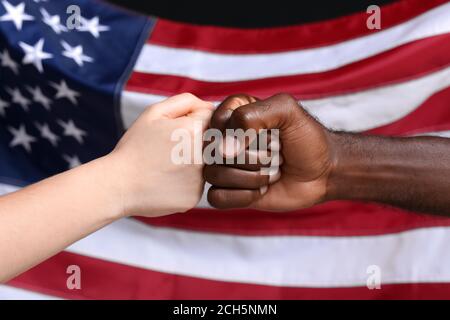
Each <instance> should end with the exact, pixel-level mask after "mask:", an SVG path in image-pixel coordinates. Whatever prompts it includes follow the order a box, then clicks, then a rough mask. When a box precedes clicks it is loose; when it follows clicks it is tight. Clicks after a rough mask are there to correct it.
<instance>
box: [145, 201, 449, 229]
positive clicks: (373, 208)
mask: <svg viewBox="0 0 450 320" xmlns="http://www.w3.org/2000/svg"><path fill="white" fill-rule="evenodd" d="M137 219H139V220H140V221H142V222H144V223H147V224H151V225H154V226H164V227H171V228H179V229H187V230H195V231H206V232H216V233H226V234H239V235H304V236H368V235H381V234H390V233H397V232H402V231H406V230H411V229H417V228H426V227H436V226H449V225H450V219H448V218H442V217H434V216H429V215H420V214H417V213H412V212H406V211H402V210H399V209H395V208H390V207H386V206H381V205H375V204H366V203H360V202H348V201H340V202H330V203H326V204H323V205H319V206H315V207H313V208H309V209H304V210H298V211H295V212H283V213H277V214H274V213H271V212H263V211H256V210H249V209H238V210H229V211H218V210H214V209H193V210H191V211H189V212H188V213H187V214H176V215H172V216H166V217H160V218H151V219H150V218H145V217H139V218H137Z"/></svg>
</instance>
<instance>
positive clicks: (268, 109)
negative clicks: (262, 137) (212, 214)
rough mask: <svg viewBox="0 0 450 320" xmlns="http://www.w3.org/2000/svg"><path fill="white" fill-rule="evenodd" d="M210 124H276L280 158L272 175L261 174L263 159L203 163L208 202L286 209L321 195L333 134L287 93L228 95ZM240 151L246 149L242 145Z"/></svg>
mask: <svg viewBox="0 0 450 320" xmlns="http://www.w3.org/2000/svg"><path fill="white" fill-rule="evenodd" d="M211 127H212V128H216V129H219V130H220V131H222V132H224V133H225V132H226V130H227V129H239V128H240V129H243V130H247V129H254V130H256V132H260V130H261V129H267V130H271V129H278V130H279V140H280V144H279V145H278V148H279V152H280V155H281V158H282V159H283V161H282V162H281V165H280V168H279V169H280V171H276V172H277V173H278V172H279V173H278V174H277V176H276V177H274V176H271V175H268V174H264V173H263V171H262V169H263V168H264V165H262V164H260V163H259V162H258V163H257V164H256V165H249V164H248V163H245V164H236V163H237V161H236V162H234V163H233V164H223V165H220V164H212V165H207V166H205V168H204V177H205V180H206V181H207V182H209V183H210V184H212V187H211V188H210V190H209V191H208V201H209V202H210V204H211V205H212V206H214V207H217V208H221V209H227V208H239V207H250V208H254V209H260V210H268V211H287V210H295V209H300V208H305V207H310V206H313V205H315V204H317V203H320V202H322V201H324V200H325V198H326V193H327V181H328V177H329V175H330V172H331V169H332V166H333V160H332V159H333V155H332V149H331V142H330V139H332V135H333V134H332V133H331V132H329V131H328V130H327V129H326V128H324V127H323V126H322V125H321V124H320V123H319V122H317V121H316V120H315V119H313V118H312V117H311V116H310V115H309V114H308V113H307V112H306V111H305V110H304V109H303V108H302V107H301V106H300V105H299V104H298V102H297V101H296V100H295V99H294V98H293V97H291V96H290V95H288V94H277V95H275V96H272V97H270V98H268V99H265V100H257V99H256V98H253V97H251V96H248V95H235V96H231V97H229V98H227V99H226V100H225V101H224V102H223V103H222V104H221V105H220V106H219V107H218V108H217V109H216V111H215V112H214V114H213V116H212V119H211ZM241 152H249V150H248V149H245V148H244V149H243V150H241ZM246 158H248V157H247V156H246Z"/></svg>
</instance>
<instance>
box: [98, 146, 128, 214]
mask: <svg viewBox="0 0 450 320" xmlns="http://www.w3.org/2000/svg"><path fill="white" fill-rule="evenodd" d="M89 164H90V165H92V166H95V167H96V168H95V169H94V170H96V179H97V182H96V183H97V184H98V189H101V190H102V193H103V198H104V199H105V200H106V202H107V203H105V206H106V207H108V208H109V210H110V214H109V215H110V216H109V218H110V219H113V220H117V219H121V218H124V217H127V216H128V214H127V203H128V200H127V194H128V190H129V187H128V186H127V180H126V177H127V175H126V173H125V172H124V171H125V170H124V168H123V167H122V166H121V165H120V161H119V159H117V157H116V156H115V154H113V153H110V154H108V155H106V156H104V157H101V158H99V159H96V160H94V161H92V162H91V163H89Z"/></svg>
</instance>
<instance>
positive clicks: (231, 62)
mask: <svg viewBox="0 0 450 320" xmlns="http://www.w3.org/2000/svg"><path fill="white" fill-rule="evenodd" d="M448 32H450V3H447V4H444V5H441V6H439V7H437V8H434V9H432V10H430V11H428V12H426V13H424V14H422V15H420V16H418V17H416V18H413V19H411V20H409V21H407V22H405V23H402V24H400V25H397V26H395V27H392V28H389V29H386V30H384V31H381V32H377V33H374V34H371V35H368V36H363V37H360V38H357V39H352V40H349V41H345V42H341V43H338V44H334V45H330V46H325V47H320V48H313V49H307V50H298V51H290V52H283V53H273V54H267V53H265V54H218V53H211V52H202V51H197V50H191V49H178V48H170V47H164V46H159V45H151V44H146V45H145V46H144V47H143V49H142V52H141V54H140V56H139V58H138V60H137V62H136V65H135V68H134V69H135V71H139V72H144V73H155V74H165V75H176V76H183V77H189V78H193V79H197V80H203V81H212V82H228V81H242V80H251V79H261V78H267V77H278V76H286V75H296V74H304V73H314V72H323V71H327V70H333V69H336V68H339V67H342V66H344V65H347V64H350V63H353V62H356V61H359V60H362V59H366V58H368V57H371V56H374V55H377V54H379V53H382V52H384V51H387V50H390V49H392V48H395V47H398V46H401V45H403V44H406V43H408V42H412V41H415V40H419V39H423V38H427V37H431V36H435V35H440V34H445V33H448ZM437 50H439V49H438V48H437Z"/></svg>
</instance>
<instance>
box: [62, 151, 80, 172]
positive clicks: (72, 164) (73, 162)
mask: <svg viewBox="0 0 450 320" xmlns="http://www.w3.org/2000/svg"><path fill="white" fill-rule="evenodd" d="M63 159H64V160H66V161H67V163H68V165H69V169H73V168H76V167H78V166H81V161H80V159H78V157H77V156H73V157H71V156H68V155H66V154H64V155H63Z"/></svg>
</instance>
